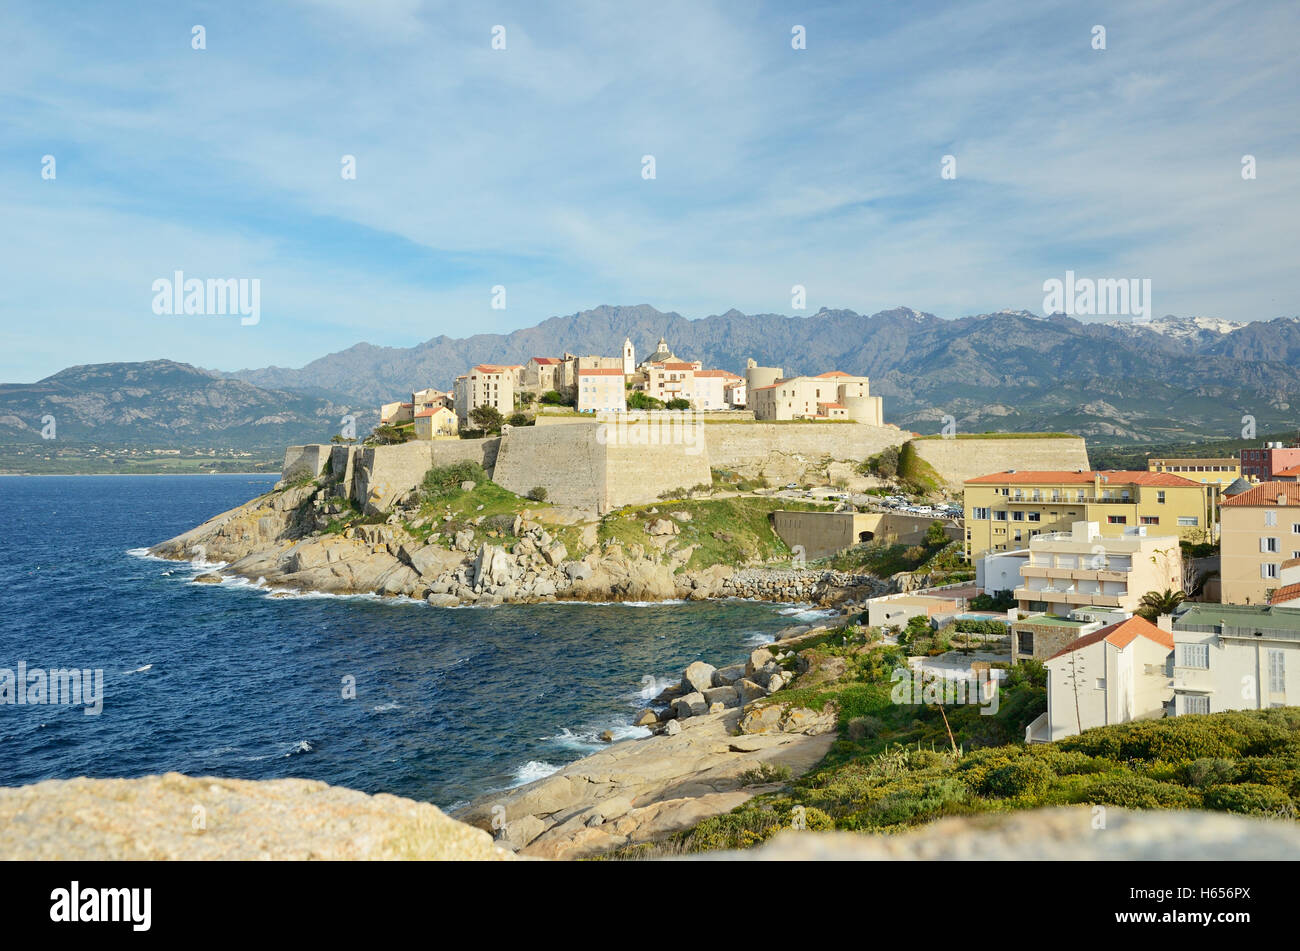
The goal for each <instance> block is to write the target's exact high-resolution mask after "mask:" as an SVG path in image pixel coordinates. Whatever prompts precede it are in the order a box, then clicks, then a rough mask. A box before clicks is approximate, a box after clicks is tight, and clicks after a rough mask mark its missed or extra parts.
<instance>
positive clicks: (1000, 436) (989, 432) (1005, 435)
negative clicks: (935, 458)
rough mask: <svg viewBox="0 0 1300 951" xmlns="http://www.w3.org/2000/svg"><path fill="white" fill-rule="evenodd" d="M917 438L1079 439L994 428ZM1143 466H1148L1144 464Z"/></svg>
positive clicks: (1067, 435)
mask: <svg viewBox="0 0 1300 951" xmlns="http://www.w3.org/2000/svg"><path fill="white" fill-rule="evenodd" d="M914 438H916V439H1077V438H1078V436H1076V435H1075V434H1074V433H998V432H993V431H992V430H986V431H984V432H982V433H953V434H952V435H949V436H945V435H944V434H943V433H929V434H927V435H925V436H916V437H914ZM1143 468H1146V467H1145V466H1143Z"/></svg>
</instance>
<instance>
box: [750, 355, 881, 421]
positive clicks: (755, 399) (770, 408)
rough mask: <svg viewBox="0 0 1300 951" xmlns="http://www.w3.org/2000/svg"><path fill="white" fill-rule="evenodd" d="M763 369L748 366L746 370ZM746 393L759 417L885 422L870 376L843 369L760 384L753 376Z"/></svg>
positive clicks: (766, 418) (760, 418)
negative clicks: (858, 374) (754, 383)
mask: <svg viewBox="0 0 1300 951" xmlns="http://www.w3.org/2000/svg"><path fill="white" fill-rule="evenodd" d="M760 369H762V368H759V367H748V368H746V374H747V376H748V375H749V373H750V371H757V370H760ZM747 395H748V400H749V404H750V408H751V409H752V410H753V411H754V418H755V419H758V420H786V419H817V420H827V419H851V420H855V421H857V422H860V423H867V424H869V425H872V426H882V425H884V411H883V401H882V400H881V398H880V397H879V396H872V395H871V383H870V380H869V379H868V378H867V377H865V376H852V375H851V374H848V373H844V372H842V371H840V370H832V371H830V372H828V373H822V374H819V375H817V376H796V377H791V378H790V379H778V380H776V382H774V383H769V384H767V385H765V386H758V387H755V386H753V381H752V380H751V383H750V386H749V389H748V394H747Z"/></svg>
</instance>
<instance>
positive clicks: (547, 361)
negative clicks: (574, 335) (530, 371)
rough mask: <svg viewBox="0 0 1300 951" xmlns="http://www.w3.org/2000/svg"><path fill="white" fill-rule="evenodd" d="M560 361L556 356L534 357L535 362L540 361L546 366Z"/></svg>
mask: <svg viewBox="0 0 1300 951" xmlns="http://www.w3.org/2000/svg"><path fill="white" fill-rule="evenodd" d="M559 362H560V361H559V360H557V359H556V358H555V357H533V363H540V364H541V365H542V366H544V367H549V366H551V365H553V364H556V363H559Z"/></svg>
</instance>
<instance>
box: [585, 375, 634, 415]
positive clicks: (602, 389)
mask: <svg viewBox="0 0 1300 951" xmlns="http://www.w3.org/2000/svg"><path fill="white" fill-rule="evenodd" d="M578 412H579V413H624V412H627V388H626V386H625V384H624V377H623V368H622V367H621V366H620V367H616V368H613V369H610V368H608V367H607V368H603V369H593V370H579V371H578Z"/></svg>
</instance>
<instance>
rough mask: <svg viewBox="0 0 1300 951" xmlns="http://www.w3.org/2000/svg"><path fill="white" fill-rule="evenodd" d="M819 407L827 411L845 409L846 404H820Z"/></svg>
mask: <svg viewBox="0 0 1300 951" xmlns="http://www.w3.org/2000/svg"><path fill="white" fill-rule="evenodd" d="M817 405H818V406H824V407H826V408H827V409H844V404H842V403H818V404H817Z"/></svg>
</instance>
